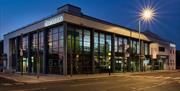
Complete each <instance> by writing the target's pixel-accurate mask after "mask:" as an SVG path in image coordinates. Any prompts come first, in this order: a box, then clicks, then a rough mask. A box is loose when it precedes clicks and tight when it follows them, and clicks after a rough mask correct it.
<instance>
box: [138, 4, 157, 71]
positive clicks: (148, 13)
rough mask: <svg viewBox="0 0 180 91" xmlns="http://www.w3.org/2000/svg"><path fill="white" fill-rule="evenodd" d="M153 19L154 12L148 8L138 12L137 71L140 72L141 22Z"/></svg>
mask: <svg viewBox="0 0 180 91" xmlns="http://www.w3.org/2000/svg"><path fill="white" fill-rule="evenodd" d="M154 17H155V10H154V9H153V8H150V7H146V8H143V9H142V10H141V12H140V19H139V70H141V67H140V66H141V63H140V62H141V46H140V45H141V43H140V42H141V39H140V37H141V21H145V22H150V21H152V20H153V19H154Z"/></svg>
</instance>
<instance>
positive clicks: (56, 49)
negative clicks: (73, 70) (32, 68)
mask: <svg viewBox="0 0 180 91" xmlns="http://www.w3.org/2000/svg"><path fill="white" fill-rule="evenodd" d="M63 36H64V32H63V27H55V28H52V29H50V30H49V31H48V47H49V52H48V53H49V56H48V58H49V59H48V72H49V74H63V54H64V53H63V51H64V50H63V49H64V46H63V44H64V42H63V41H64V40H63V39H64V38H63Z"/></svg>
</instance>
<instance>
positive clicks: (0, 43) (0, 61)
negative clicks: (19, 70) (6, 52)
mask: <svg viewBox="0 0 180 91" xmlns="http://www.w3.org/2000/svg"><path fill="white" fill-rule="evenodd" d="M2 69H3V40H0V72H1V71H2Z"/></svg>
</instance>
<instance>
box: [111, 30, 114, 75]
mask: <svg viewBox="0 0 180 91" xmlns="http://www.w3.org/2000/svg"><path fill="white" fill-rule="evenodd" d="M114 40H115V34H114V33H113V34H112V38H111V44H112V46H111V56H112V57H111V58H112V59H111V71H112V72H115V52H114V46H115V45H114Z"/></svg>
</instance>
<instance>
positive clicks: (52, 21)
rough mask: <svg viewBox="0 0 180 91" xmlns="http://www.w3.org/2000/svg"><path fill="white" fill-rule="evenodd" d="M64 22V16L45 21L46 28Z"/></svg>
mask: <svg viewBox="0 0 180 91" xmlns="http://www.w3.org/2000/svg"><path fill="white" fill-rule="evenodd" d="M62 21H63V16H62V15H58V16H56V17H53V18H50V19H48V20H45V23H44V26H45V27H47V26H50V25H53V24H56V23H60V22H62Z"/></svg>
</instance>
